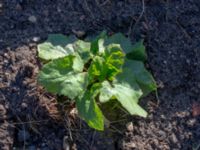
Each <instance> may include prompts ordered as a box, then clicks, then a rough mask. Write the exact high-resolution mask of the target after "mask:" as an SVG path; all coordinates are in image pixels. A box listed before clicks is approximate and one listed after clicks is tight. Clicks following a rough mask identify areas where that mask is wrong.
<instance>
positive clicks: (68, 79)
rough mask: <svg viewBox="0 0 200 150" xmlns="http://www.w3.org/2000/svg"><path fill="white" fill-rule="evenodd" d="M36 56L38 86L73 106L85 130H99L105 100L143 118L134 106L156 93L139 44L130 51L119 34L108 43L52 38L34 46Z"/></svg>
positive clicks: (103, 37)
mask: <svg viewBox="0 0 200 150" xmlns="http://www.w3.org/2000/svg"><path fill="white" fill-rule="evenodd" d="M38 54H39V57H40V58H41V59H43V60H45V62H46V64H45V65H44V66H43V68H42V70H41V71H40V73H39V75H38V81H39V83H40V84H42V85H43V86H44V87H45V88H46V89H47V91H49V92H52V93H55V94H58V95H64V96H67V97H68V98H69V99H70V100H75V103H76V106H77V109H78V113H79V115H80V116H81V118H82V119H84V120H85V121H86V122H87V124H88V125H89V126H90V127H92V128H95V129H97V130H103V129H104V115H103V113H102V111H101V110H100V108H99V105H101V103H106V102H108V101H109V100H116V101H118V102H119V103H120V104H121V106H122V107H123V108H125V109H126V110H127V111H128V112H129V113H130V114H131V115H139V116H142V117H146V116H147V112H146V111H145V110H144V109H142V108H141V107H140V106H139V105H138V101H139V98H140V97H141V96H145V95H147V94H149V93H150V92H151V91H154V90H156V84H155V81H154V79H153V77H152V75H151V74H150V73H149V72H148V71H147V70H146V69H145V67H144V61H145V60H146V58H147V55H146V52H145V47H144V45H143V41H140V42H137V43H136V44H135V45H132V44H131V42H130V40H129V39H128V38H126V37H124V36H123V35H122V34H121V33H117V34H114V35H112V36H110V37H109V36H107V35H106V33H105V32H102V33H101V34H100V35H99V36H98V37H96V38H94V39H93V40H90V41H82V40H79V39H76V38H74V37H73V36H69V37H67V36H64V35H61V34H52V35H49V37H48V39H47V41H46V42H44V43H42V44H39V45H38ZM105 113H106V112H105Z"/></svg>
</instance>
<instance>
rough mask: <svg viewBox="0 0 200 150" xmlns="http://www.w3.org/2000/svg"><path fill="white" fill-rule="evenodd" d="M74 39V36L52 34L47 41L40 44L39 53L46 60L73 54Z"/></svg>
mask: <svg viewBox="0 0 200 150" xmlns="http://www.w3.org/2000/svg"><path fill="white" fill-rule="evenodd" d="M74 40H75V38H74V37H73V36H69V37H67V36H64V35H61V34H51V35H49V37H48V39H47V41H45V42H44V43H42V44H39V45H38V55H39V57H40V58H42V59H44V60H52V59H57V58H60V57H65V56H67V55H69V54H73V53H74V49H73V45H72V44H70V43H72V42H73V41H74Z"/></svg>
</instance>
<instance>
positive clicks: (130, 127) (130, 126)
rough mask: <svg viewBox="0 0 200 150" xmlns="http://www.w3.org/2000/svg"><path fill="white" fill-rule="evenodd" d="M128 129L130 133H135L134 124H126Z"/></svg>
mask: <svg viewBox="0 0 200 150" xmlns="http://www.w3.org/2000/svg"><path fill="white" fill-rule="evenodd" d="M126 128H127V130H128V131H130V132H131V131H133V129H134V128H133V123H132V122H129V123H127V124H126Z"/></svg>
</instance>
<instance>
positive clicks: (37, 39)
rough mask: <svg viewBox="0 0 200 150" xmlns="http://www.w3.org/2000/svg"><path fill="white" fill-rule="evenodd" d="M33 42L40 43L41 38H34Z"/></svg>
mask: <svg viewBox="0 0 200 150" xmlns="http://www.w3.org/2000/svg"><path fill="white" fill-rule="evenodd" d="M32 40H33V42H38V41H40V37H33V39H32Z"/></svg>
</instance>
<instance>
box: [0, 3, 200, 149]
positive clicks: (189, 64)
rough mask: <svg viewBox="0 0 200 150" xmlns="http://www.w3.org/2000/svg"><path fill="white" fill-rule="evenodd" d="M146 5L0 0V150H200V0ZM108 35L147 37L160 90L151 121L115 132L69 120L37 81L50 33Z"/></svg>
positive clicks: (150, 101) (151, 102)
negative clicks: (199, 109)
mask: <svg viewBox="0 0 200 150" xmlns="http://www.w3.org/2000/svg"><path fill="white" fill-rule="evenodd" d="M144 2H145V11H144V13H141V12H142V1H139V0H134V1H133V0H57V1H53V0H2V1H0V149H2V150H4V149H5V150H7V149H13V148H17V149H28V150H36V149H37V148H39V149H41V150H61V149H65V150H68V148H69V147H70V148H71V149H80V150H84V149H85V150H101V149H105V150H106V149H109V150H112V149H113V150H114V149H122V150H130V149H136V150H143V149H144V150H155V149H158V150H169V149H170V150H171V149H173V150H191V149H196V150H198V145H199V144H200V118H199V117H198V116H193V115H192V111H194V110H192V105H194V104H198V103H200V94H199V92H200V28H199V27H200V3H199V0H180V1H178V0H177V1H174V0H145V1H144ZM140 16H141V17H140ZM104 29H105V30H107V31H109V32H122V33H124V34H126V35H128V36H129V37H130V38H131V40H132V41H133V42H135V41H137V40H138V39H141V38H144V39H145V45H146V47H147V53H148V56H149V57H148V63H147V65H148V67H149V70H150V71H151V72H152V73H153V74H154V77H155V79H156V81H157V83H158V85H159V90H158V98H156V97H155V95H154V94H152V95H150V96H148V97H147V98H145V99H144V100H142V105H143V106H144V107H145V109H147V111H148V112H149V117H148V118H147V119H142V118H138V117H132V118H131V119H130V120H129V124H128V125H127V128H126V124H122V125H120V127H117V128H118V129H115V130H114V132H116V133H115V134H113V131H110V130H108V131H106V132H105V133H97V132H94V131H92V130H89V129H88V128H87V127H86V126H85V125H84V124H83V123H81V122H80V120H78V122H74V123H73V122H70V121H69V120H73V119H69V117H68V115H66V114H65V115H64V117H63V116H61V115H60V114H59V113H58V112H57V109H56V108H57V107H56V106H55V96H53V95H50V94H48V93H46V92H45V91H44V90H43V89H42V87H40V86H38V85H37V82H36V76H37V72H38V68H39V67H40V64H39V61H38V58H37V44H38V43H40V42H42V41H44V40H45V39H46V38H47V35H48V34H49V33H63V34H78V36H79V32H78V33H77V31H83V32H85V34H86V35H94V34H97V33H98V32H100V31H102V30H104ZM63 118H64V119H63ZM130 122H132V124H131V123H130ZM80 124H82V126H80ZM73 126H74V128H73ZM69 127H70V128H69ZM75 127H77V128H75ZM107 132H108V133H107ZM108 135H111V136H109V137H108Z"/></svg>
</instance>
